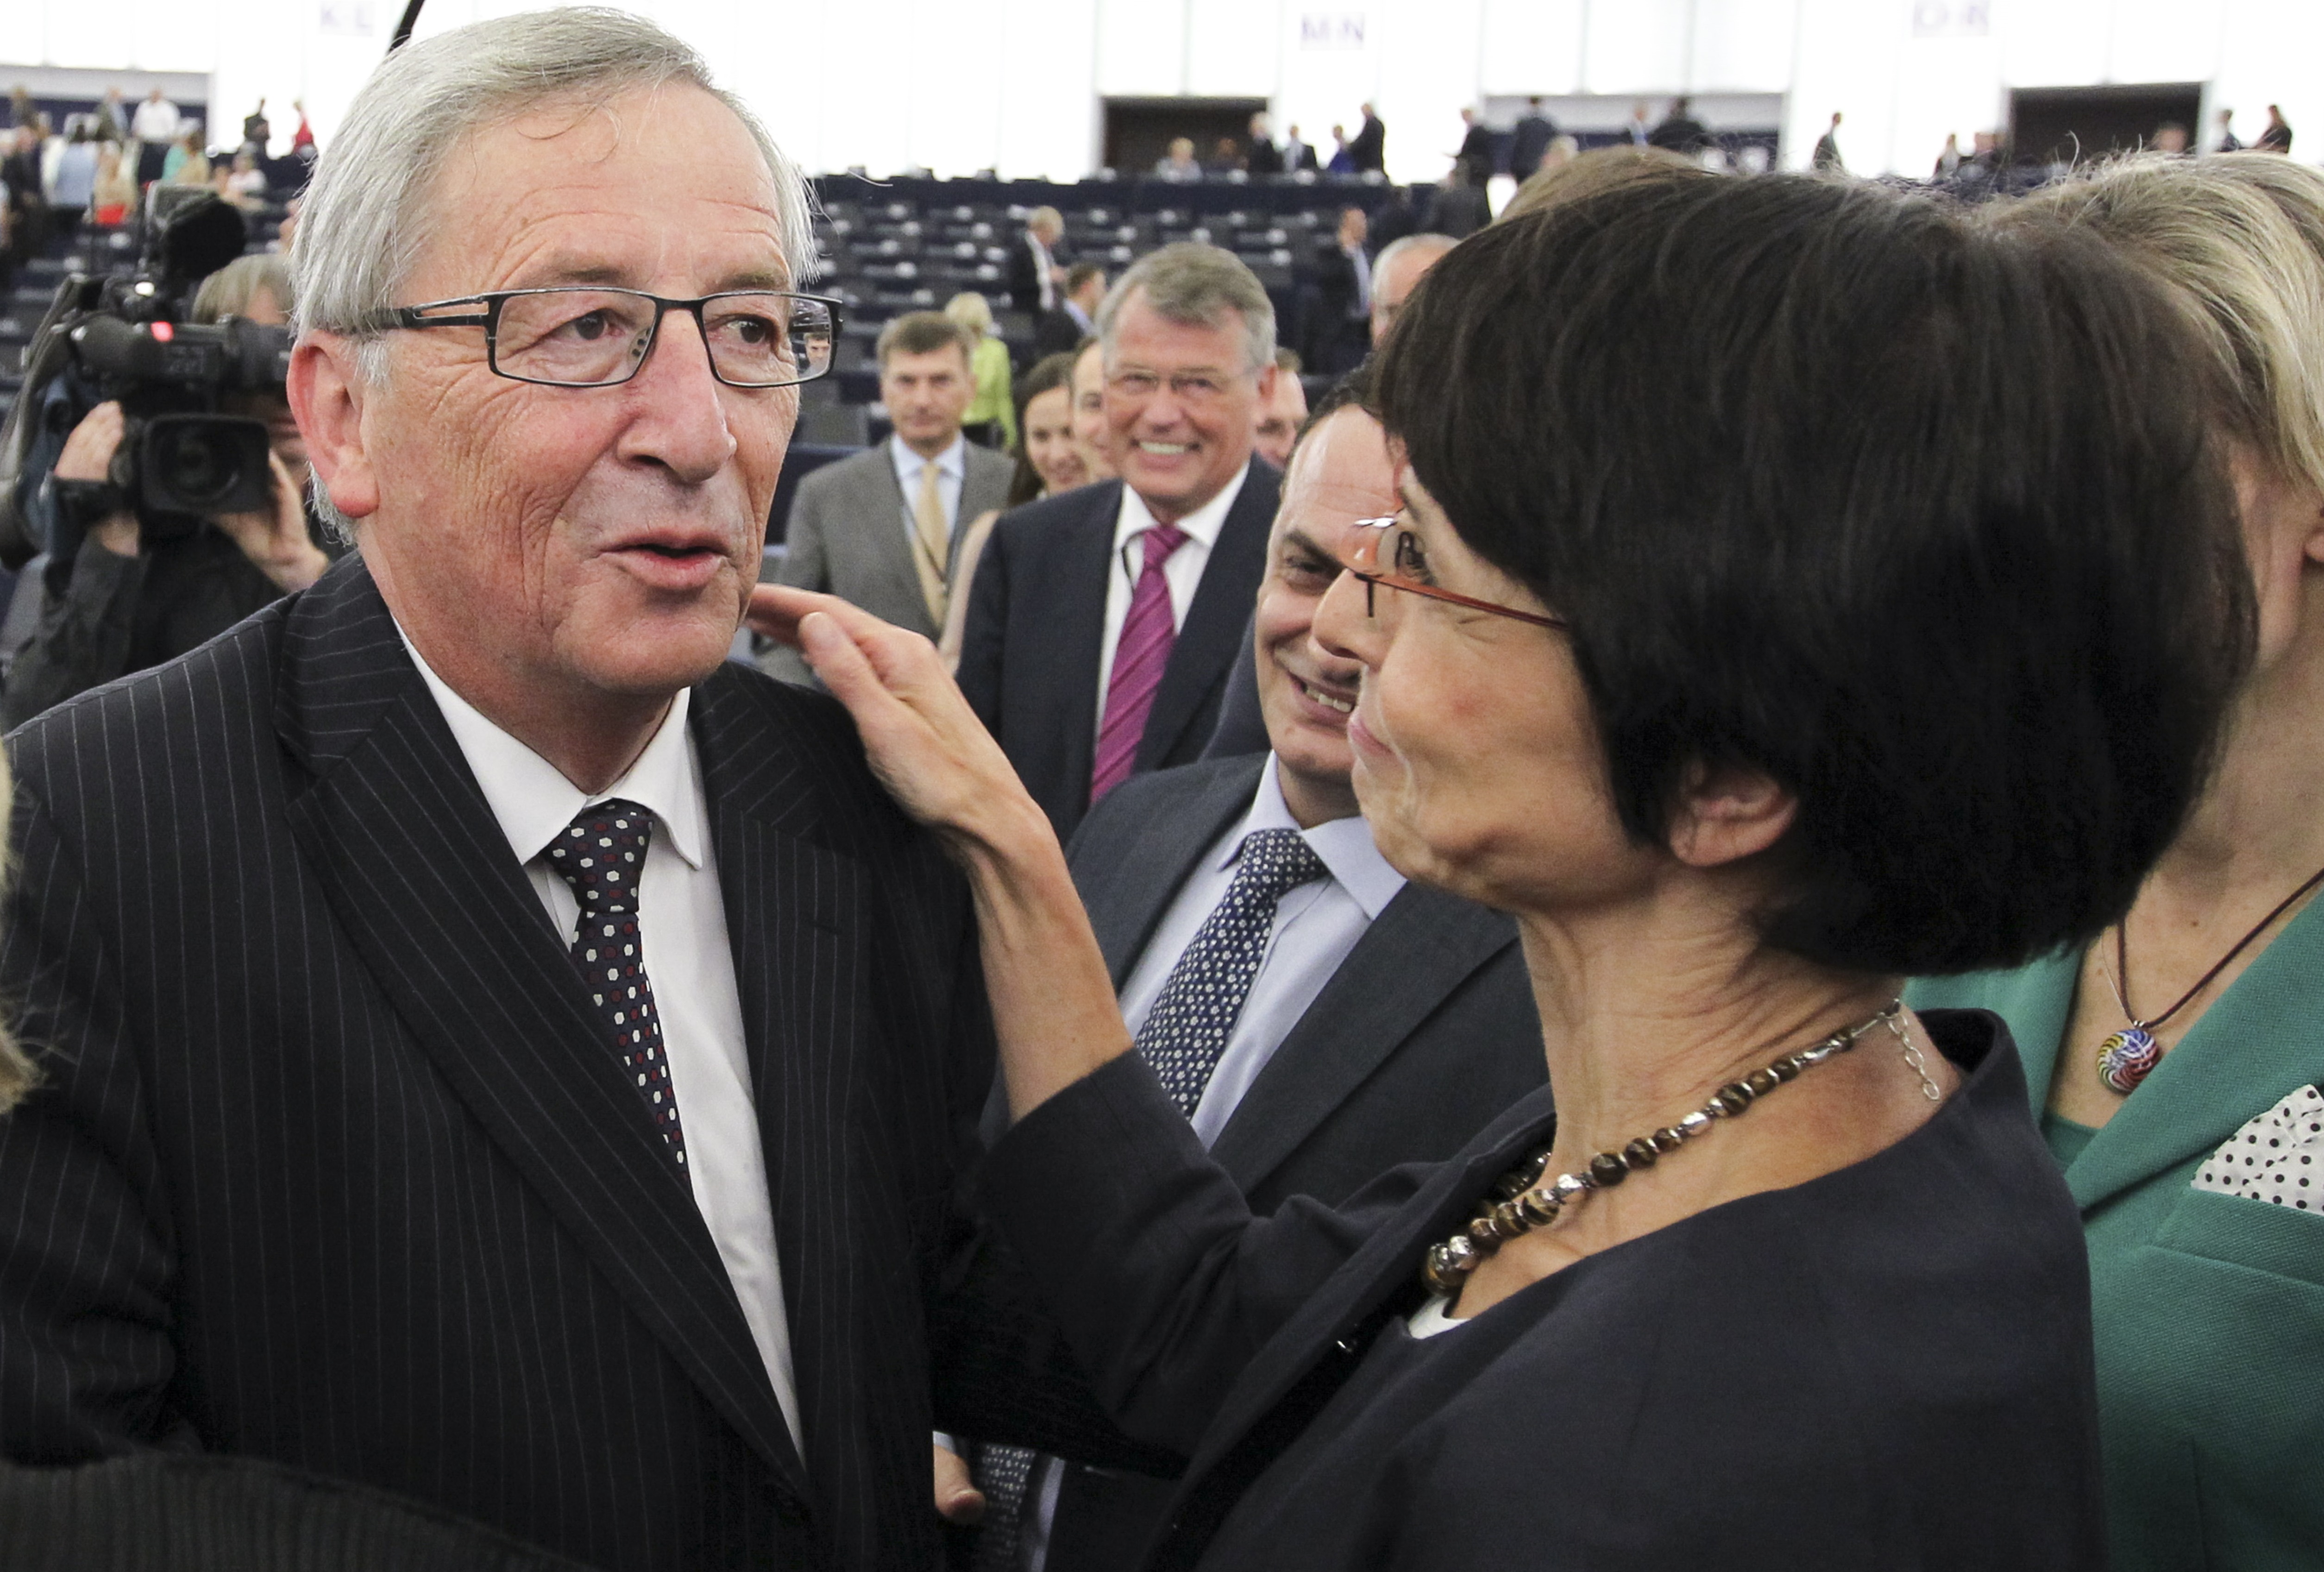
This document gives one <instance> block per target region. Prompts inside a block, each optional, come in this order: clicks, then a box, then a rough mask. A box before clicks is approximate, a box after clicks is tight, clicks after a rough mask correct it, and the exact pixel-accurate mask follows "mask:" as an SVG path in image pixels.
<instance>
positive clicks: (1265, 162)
mask: <svg viewBox="0 0 2324 1572" xmlns="http://www.w3.org/2000/svg"><path fill="white" fill-rule="evenodd" d="M1244 167H1245V168H1246V169H1248V170H1250V172H1251V173H1252V174H1255V175H1279V174H1281V173H1282V172H1283V150H1282V149H1281V148H1279V147H1277V146H1276V145H1275V143H1272V142H1269V141H1268V139H1267V138H1266V137H1264V136H1254V137H1252V138H1251V139H1250V159H1249V161H1248V162H1246V163H1245V165H1244Z"/></svg>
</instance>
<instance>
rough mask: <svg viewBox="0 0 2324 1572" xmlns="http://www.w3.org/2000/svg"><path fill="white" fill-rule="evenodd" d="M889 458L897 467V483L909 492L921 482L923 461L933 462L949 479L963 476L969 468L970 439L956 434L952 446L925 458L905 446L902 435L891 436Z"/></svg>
mask: <svg viewBox="0 0 2324 1572" xmlns="http://www.w3.org/2000/svg"><path fill="white" fill-rule="evenodd" d="M888 458H889V460H890V462H891V463H893V464H894V465H895V467H896V484H897V485H900V486H902V487H903V488H904V489H905V491H906V493H907V494H909V492H910V491H911V489H912V487H913V486H915V485H918V484H919V479H920V466H921V464H922V463H923V462H927V463H933V464H934V465H935V466H936V473H937V474H938V475H941V476H945V478H946V479H947V480H958V479H959V478H961V476H963V475H964V474H965V473H966V472H967V470H968V439H967V438H965V437H963V436H960V435H957V434H955V435H954V437H953V439H952V446H951V447H949V448H945V450H944V451H943V452H941V453H939V454H937V455H936V458H933V459H928V460H923V459H922V458H920V456H919V455H918V454H917V453H915V452H913V451H912V450H911V449H910V448H907V447H905V446H904V439H902V438H901V437H890V438H889V439H888Z"/></svg>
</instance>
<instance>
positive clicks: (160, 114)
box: [129, 98, 178, 143]
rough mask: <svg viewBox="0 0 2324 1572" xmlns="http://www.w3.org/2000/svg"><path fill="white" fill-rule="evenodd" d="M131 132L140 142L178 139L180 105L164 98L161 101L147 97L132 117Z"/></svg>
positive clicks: (165, 141)
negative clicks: (156, 101)
mask: <svg viewBox="0 0 2324 1572" xmlns="http://www.w3.org/2000/svg"><path fill="white" fill-rule="evenodd" d="M129 134H130V135H132V136H134V137H135V138H136V139H137V140H138V141H140V142H151V143H171V142H175V141H177V140H178V106H177V105H175V104H173V103H171V101H170V100H169V99H167V98H164V99H162V100H161V102H160V103H158V104H157V103H155V102H154V101H153V100H152V99H151V98H147V99H145V100H143V102H142V103H140V104H139V105H138V106H137V113H136V114H135V115H134V116H131V117H130V121H129Z"/></svg>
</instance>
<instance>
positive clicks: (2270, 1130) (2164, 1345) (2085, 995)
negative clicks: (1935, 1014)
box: [1912, 156, 2324, 1572]
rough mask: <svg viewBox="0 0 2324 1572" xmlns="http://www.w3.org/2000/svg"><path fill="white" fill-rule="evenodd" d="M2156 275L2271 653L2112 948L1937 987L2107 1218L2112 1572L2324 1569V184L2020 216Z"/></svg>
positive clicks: (2117, 169)
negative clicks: (1985, 1031)
mask: <svg viewBox="0 0 2324 1572" xmlns="http://www.w3.org/2000/svg"><path fill="white" fill-rule="evenodd" d="M1996 221H1997V223H1999V224H2000V225H2002V226H2003V227H2008V228H2014V227H2035V226H2046V225H2064V226H2066V227H2070V228H2072V229H2075V230H2079V231H2082V232H2085V233H2087V234H2090V235H2094V236H2098V237H2099V238H2100V239H2102V240H2104V241H2105V242H2106V243H2107V244H2108V245H2111V246H2112V247H2114V248H2115V249H2116V250H2117V251H2119V252H2120V253H2121V254H2124V255H2126V256H2127V257H2129V258H2130V259H2131V260H2132V261H2133V262H2135V264H2138V265H2139V266H2141V267H2142V268H2144V269H2145V270H2146V271H2147V272H2149V273H2152V274H2153V276H2154V277H2155V278H2156V279H2158V280H2159V281H2161V282H2162V283H2163V285H2164V286H2165V288H2167V289H2168V291H2170V293H2171V295H2172V298H2173V300H2174V301H2175V303H2176V304H2177V305H2178V306H2179V307H2180V308H2181V310H2182V311H2183V313H2184V314H2185V315H2186V316H2187V317H2188V318H2189V319H2190V320H2191V321H2193V322H2194V323H2195V324H2196V325H2197V326H2198V328H2199V329H2200V330H2201V335H2202V339H2203V342H2204V345H2205V347H2206V348H2207V349H2208V350H2209V364H2208V365H2206V366H2204V367H2203V368H2202V369H2203V373H2204V375H2201V376H2200V377H2199V379H2198V381H2197V382H2196V383H2195V384H2193V385H2192V386H2190V388H2188V389H2187V390H2186V392H2187V394H2188V395H2189V396H2190V398H2191V399H2192V400H2194V401H2195V402H2197V403H2198V405H2199V408H2200V410H2201V411H2202V412H2203V413H2204V415H2205V416H2206V417H2207V419H2208V421H2209V425H2210V427H2211V430H2212V434H2213V440H2214V442H2215V443H2216V445H2217V446H2218V448H2219V449H2220V451H2221V452H2222V453H2223V454H2224V455H2225V457H2226V459H2227V467H2228V469H2229V471H2230V473H2231V474H2232V476H2233V478H2234V482H2235V489H2236V499H2237V503H2238V506H2239V511H2240V513H2241V519H2242V535H2243V546H2244V555H2245V557H2246V559H2247V562H2248V570H2249V576H2250V579H2251V582H2252V586H2253V591H2254V595H2255V601H2256V605H2257V608H2258V633H2257V641H2256V651H2255V658H2254V661H2253V665H2252V669H2251V672H2250V674H2249V676H2248V677H2247V678H2246V680H2245V681H2244V683H2243V685H2242V687H2241V689H2240V690H2239V691H2238V693H2237V694H2236V697H2235V699H2234V701H2233V707H2232V709H2231V711H2230V717H2229V722H2228V727H2227V737H2226V742H2225V745H2224V747H2223V750H2222V753H2221V756H2220V759H2219V762H2218V769H2217V771H2216V772H2215V773H2214V775H2213V776H2212V778H2211V781H2210V782H2209V786H2208V788H2207V789H2206V791H2205V792H2204V794H2203V796H2202V798H2201V799H2200V800H2199V801H2198V802H2197V804H2196V805H2195V809H2194V811H2193V813H2192V814H2191V815H2190V818H2188V820H2187V823H2186V825H2185V826H2184V828H2181V830H2180V832H2179V836H2178V838H2177V839H2176V840H2175V841H2173V842H2172V845H2171V846H2170V849H2169V850H2167V851H2166V852H2164V854H2163V858H2162V860H2161V861H2160V862H2158V863H2157V864H2156V865H2155V866H2154V870H2153V873H2152V874H2149V875H2148V876H2147V878H2146V881H2145V883H2143V884H2142V885H2141V886H2140V887H2139V890H2138V895H2137V899H2136V900H2135V902H2133V903H2132V905H2131V908H2130V911H2129V914H2128V915H2127V916H2126V917H2125V918H2124V919H2123V920H2121V921H2120V922H2118V923H2116V924H2115V925H2114V926H2113V927H2111V928H2109V929H2107V930H2106V931H2105V932H2103V933H2101V934H2100V935H2098V939H2097V941H2096V942H2095V943H2092V944H2089V946H2087V947H2086V948H2084V947H2076V948H2073V949H2071V950H2069V951H2067V952H2064V953H2062V954H2060V955H2057V956H2054V957H2047V958H2044V959H2042V960H2039V961H2036V962H2034V963H2033V965H2031V966H2024V967H2021V968H2019V969H2017V970H2015V971H2010V972H2000V973H1990V974H1987V975H1984V976H1973V977H1964V978H1959V979H1955V980H1952V981H1949V982H1932V983H1923V984H1921V985H1916V987H1915V988H1914V992H1913V994H1912V997H1913V1000H1914V1003H1918V1004H1922V1005H1965V1006H1977V1007H1981V1008H1984V1009H1989V1010H1993V1011H1996V1012H1997V1013H1999V1014H2000V1015H2001V1016H2002V1018H2003V1019H2004V1020H2006V1021H2007V1022H2009V1027H2010V1031H2011V1032H2012V1034H2013V1035H2015V1038H2016V1039H2017V1044H2018V1048H2019V1050H2020V1051H2021V1052H2022V1053H2023V1054H2024V1059H2025V1067H2026V1080H2027V1083H2028V1091H2029V1093H2030V1095H2031V1097H2032V1100H2033V1112H2034V1115H2035V1116H2036V1117H2037V1118H2038V1119H2039V1120H2040V1121H2041V1124H2042V1128H2043V1133H2044V1135H2046V1136H2047V1137H2048V1140H2049V1143H2050V1148H2051V1151H2052V1153H2053V1155H2054V1156H2055V1158H2056V1160H2057V1162H2058V1165H2059V1166H2060V1167H2061V1168H2062V1169H2063V1170H2065V1177H2066V1183H2067V1186H2068V1188H2070V1189H2071V1190H2072V1191H2073V1195H2074V1199H2075V1201H2076V1203H2077V1204H2078V1205H2079V1206H2080V1209H2081V1214H2082V1226H2083V1235H2084V1238H2085V1239H2086V1241H2087V1242H2088V1244H2089V1257H2090V1297H2091V1312H2092V1320H2093V1327H2094V1331H2095V1334H2096V1338H2097V1350H2098V1415H2099V1423H2100V1427H2101V1436H2102V1440H2103V1442H2104V1452H2105V1459H2106V1474H2107V1499H2108V1511H2109V1514H2110V1520H2111V1521H2110V1528H2111V1532H2110V1533H2109V1535H2108V1538H2109V1540H2111V1542H2112V1546H2113V1553H2114V1564H2115V1566H2116V1567H2117V1568H2120V1569H2123V1572H2196V1569H2198V1568H2204V1567H2236V1568H2238V1569H2239V1572H2252V1569H2255V1568H2274V1567H2286V1568H2289V1567H2312V1566H2314V1565H2315V1564H2316V1562H2317V1558H2318V1557H2319V1554H2324V1471H2319V1466H2318V1463H2319V1458H2324V1397H2319V1390H2320V1389H2324V1094H2319V1089H2318V1088H2319V1084H2324V908H2319V907H2318V906H2317V905H2316V903H2315V891H2316V889H2317V887H2318V884H2319V879H2324V773H2319V771H2318V769H2317V761H2318V759H2319V758H2324V174H2319V172H2318V171H2315V170H2312V169H2310V168H2308V167H2307V166H2305V165H2301V164H2295V163H2293V162H2291V161H2290V160H2289V159H2255V158H2251V157H2248V156H2241V157H2217V158H2207V159H2186V158H2177V157H2169V156H2162V157H2154V158H2141V159H2133V160H2128V161H2126V162H2120V163H2116V164H2114V165H2111V166H2109V167H2107V168H2105V169H2102V170H2100V171H2098V172H2096V173H2094V174H2091V175H2088V176H2085V177H2083V178H2080V179H2078V180H2069V181H2066V182H2063V183H2061V184H2057V185H2052V186H2051V187H2049V188H2048V189H2046V190H2043V191H2042V192H2040V193H2039V194H2037V195H2035V196H2034V197H2033V198H2031V199H2028V200H2027V201H2025V202H2024V204H2023V205H2021V206H2020V207H2018V208H2015V209H2013V210H2011V211H2009V212H2007V213H2005V214H2002V215H1999V216H1997V220H1996Z"/></svg>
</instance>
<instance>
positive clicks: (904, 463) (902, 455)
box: [888, 436, 968, 568]
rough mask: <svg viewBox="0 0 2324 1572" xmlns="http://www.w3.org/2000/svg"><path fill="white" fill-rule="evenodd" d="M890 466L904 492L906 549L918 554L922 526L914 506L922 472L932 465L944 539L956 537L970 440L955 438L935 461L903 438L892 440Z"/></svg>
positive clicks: (890, 442) (948, 539) (965, 481)
mask: <svg viewBox="0 0 2324 1572" xmlns="http://www.w3.org/2000/svg"><path fill="white" fill-rule="evenodd" d="M888 462H889V463H890V464H892V465H894V466H895V467H896V484H897V485H900V486H902V487H903V488H904V543H905V545H907V546H908V547H910V548H911V549H912V550H915V551H918V550H919V547H918V541H919V538H920V522H919V519H918V515H916V514H915V513H913V512H912V504H914V503H915V502H917V501H918V500H919V495H920V471H921V470H923V469H926V468H927V467H928V466H929V465H931V464H933V465H935V466H936V496H937V498H938V500H940V501H941V502H942V503H943V504H944V516H945V540H947V541H950V540H952V539H953V538H954V536H955V535H957V534H958V532H959V524H960V488H961V487H962V486H963V485H965V484H966V483H967V480H968V439H967V438H965V437H961V436H954V438H953V439H952V446H951V447H949V448H945V450H944V451H943V452H941V453H939V454H937V455H936V457H935V458H921V457H920V456H919V455H918V454H917V453H915V452H913V451H912V450H911V448H908V447H907V446H906V445H905V443H904V439H902V438H901V437H890V438H889V439H888ZM946 555H947V556H949V555H950V553H949V552H947V553H946ZM939 566H942V567H945V568H949V567H950V566H951V564H950V563H949V562H945V563H942V564H939Z"/></svg>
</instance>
